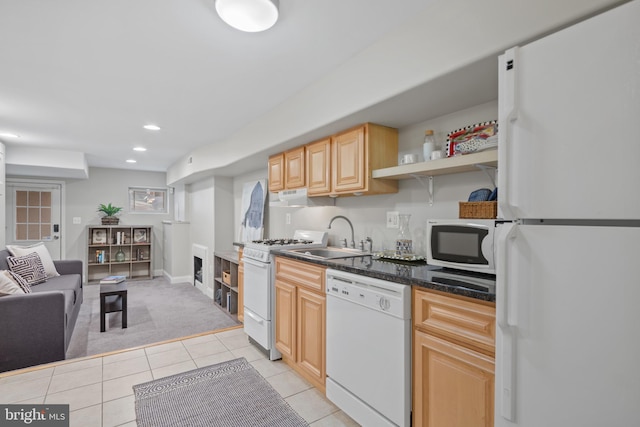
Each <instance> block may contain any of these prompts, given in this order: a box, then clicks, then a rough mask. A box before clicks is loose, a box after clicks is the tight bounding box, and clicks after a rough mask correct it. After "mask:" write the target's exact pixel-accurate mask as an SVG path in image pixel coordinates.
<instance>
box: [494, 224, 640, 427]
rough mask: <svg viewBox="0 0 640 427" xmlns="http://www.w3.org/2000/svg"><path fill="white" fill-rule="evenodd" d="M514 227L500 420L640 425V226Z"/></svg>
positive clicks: (499, 372) (500, 349)
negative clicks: (639, 364) (639, 269)
mask: <svg viewBox="0 0 640 427" xmlns="http://www.w3.org/2000/svg"><path fill="white" fill-rule="evenodd" d="M504 227H505V226H500V227H499V229H500V230H502V229H503V228H504ZM514 230H515V231H514V232H512V237H513V238H512V239H508V241H507V242H506V244H505V248H506V251H505V252H504V254H502V251H501V255H500V257H499V259H498V260H497V262H498V265H499V268H504V270H506V271H505V272H504V274H500V273H499V274H498V283H497V284H498V288H497V293H496V297H497V301H496V302H497V322H498V327H497V330H496V383H495V391H496V408H495V409H496V411H495V425H496V426H497V427H507V426H509V427H513V426H518V427H540V426H581V427H600V426H632V425H638V420H640V405H638V402H639V400H638V399H639V398H640V369H638V361H640V341H639V340H638V339H637V337H638V336H640V310H638V301H640V286H638V285H639V283H640V281H639V279H638V266H637V265H638V261H637V260H638V254H640V227H635V228H625V227H583V226H539V225H530V226H526V225H525V226H516V227H515V229H514ZM500 235H501V237H502V236H503V234H502V231H501V232H500ZM505 257H506V258H505ZM511 361H513V364H511ZM509 398H511V399H513V403H514V412H513V413H512V414H511V415H512V417H513V419H514V423H512V422H509V421H507V420H506V419H505V418H504V417H503V415H504V414H508V413H509Z"/></svg>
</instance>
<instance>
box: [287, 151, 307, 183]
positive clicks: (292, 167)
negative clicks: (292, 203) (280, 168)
mask: <svg viewBox="0 0 640 427" xmlns="http://www.w3.org/2000/svg"><path fill="white" fill-rule="evenodd" d="M304 171H305V159H304V147H298V148H294V149H293V150H289V151H285V152H284V188H285V189H286V190H291V189H294V188H302V187H304V186H305V184H306V175H305V172H304Z"/></svg>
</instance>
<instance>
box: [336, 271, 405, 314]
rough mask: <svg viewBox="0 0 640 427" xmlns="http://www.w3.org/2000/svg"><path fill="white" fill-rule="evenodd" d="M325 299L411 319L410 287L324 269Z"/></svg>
mask: <svg viewBox="0 0 640 427" xmlns="http://www.w3.org/2000/svg"><path fill="white" fill-rule="evenodd" d="M326 290H327V296H334V297H337V298H341V299H345V300H348V301H351V302H353V303H356V304H359V305H362V306H365V307H368V308H370V309H373V310H377V311H382V312H385V313H388V314H390V315H393V316H396V317H401V318H409V317H410V316H411V299H410V296H411V287H410V286H408V285H403V284H399V283H393V282H387V281H384V280H379V279H374V278H371V277H366V276H360V275H356V274H351V273H345V272H342V271H336V270H328V271H327V283H326Z"/></svg>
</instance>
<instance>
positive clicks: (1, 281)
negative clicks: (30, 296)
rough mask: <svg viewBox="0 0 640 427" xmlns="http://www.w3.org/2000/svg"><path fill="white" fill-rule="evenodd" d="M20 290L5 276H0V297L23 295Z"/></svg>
mask: <svg viewBox="0 0 640 427" xmlns="http://www.w3.org/2000/svg"><path fill="white" fill-rule="evenodd" d="M24 293H25V292H24V291H23V290H22V288H21V287H20V286H19V285H18V284H17V283H16V282H14V281H13V280H11V279H9V278H8V277H7V276H6V275H4V274H0V297H4V296H6V295H14V294H24Z"/></svg>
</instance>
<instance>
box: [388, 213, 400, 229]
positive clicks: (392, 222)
mask: <svg viewBox="0 0 640 427" xmlns="http://www.w3.org/2000/svg"><path fill="white" fill-rule="evenodd" d="M399 216H400V213H399V212H398V211H393V212H387V228H400V219H399Z"/></svg>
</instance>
